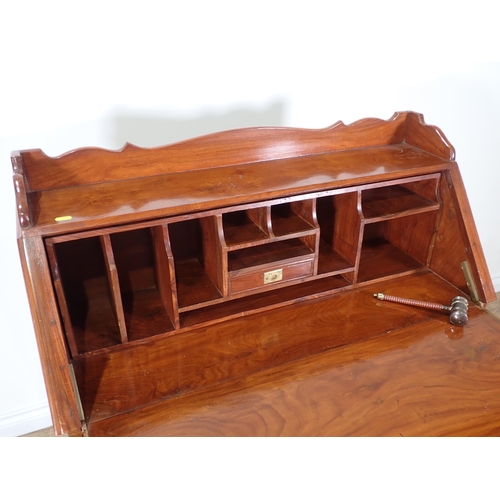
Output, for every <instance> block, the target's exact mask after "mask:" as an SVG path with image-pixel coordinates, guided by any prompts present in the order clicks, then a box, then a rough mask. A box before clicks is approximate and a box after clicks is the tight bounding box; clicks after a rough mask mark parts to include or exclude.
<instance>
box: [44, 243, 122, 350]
mask: <svg viewBox="0 0 500 500" xmlns="http://www.w3.org/2000/svg"><path fill="white" fill-rule="evenodd" d="M101 241H102V238H101V237H99V236H95V237H90V238H81V239H76V240H70V241H63V242H59V243H51V242H48V243H47V245H46V248H47V253H48V256H49V261H50V265H51V269H52V275H53V278H54V285H55V289H56V293H57V298H58V304H59V311H60V313H61V316H62V320H63V323H64V330H65V334H66V341H67V343H68V347H69V350H70V353H71V355H72V356H77V355H79V354H82V353H85V352H89V351H94V350H97V349H101V348H105V347H110V346H113V345H117V344H120V343H121V342H122V341H123V337H122V335H121V331H120V326H119V324H118V319H117V316H116V310H115V307H114V300H113V292H112V289H111V286H110V283H109V280H108V271H107V262H106V258H105V255H104V252H103V246H102V243H101Z"/></svg>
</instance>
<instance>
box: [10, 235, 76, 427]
mask: <svg viewBox="0 0 500 500" xmlns="http://www.w3.org/2000/svg"><path fill="white" fill-rule="evenodd" d="M18 246H19V253H20V256H21V263H22V268H23V274H24V280H25V284H26V290H27V293H28V298H29V302H30V308H31V314H32V318H33V324H34V327H35V334H36V340H37V344H38V351H39V354H40V360H41V364H42V371H43V376H44V380H45V386H46V389H47V396H48V400H49V406H50V411H51V415H52V422H53V424H54V432H55V433H56V435H61V434H68V435H81V432H82V425H81V422H80V414H79V405H78V396H77V394H76V391H75V387H74V384H73V380H72V375H71V368H70V364H69V360H68V354H67V350H66V344H65V341H64V338H63V334H62V331H63V329H62V325H61V321H60V318H59V313H58V309H57V304H56V300H55V297H54V290H53V288H52V280H51V276H50V270H49V265H48V260H47V256H46V253H45V248H44V245H43V240H42V239H41V238H37V237H33V238H22V237H20V238H19V239H18Z"/></svg>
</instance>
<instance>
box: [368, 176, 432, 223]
mask: <svg viewBox="0 0 500 500" xmlns="http://www.w3.org/2000/svg"><path fill="white" fill-rule="evenodd" d="M438 209H439V203H437V202H434V201H431V200H428V199H426V198H424V197H423V196H420V195H418V194H416V193H414V192H412V191H410V190H409V189H407V188H405V187H404V186H402V185H396V186H387V187H381V188H375V189H367V190H364V191H363V192H362V210H363V215H364V217H365V219H366V221H367V222H377V221H379V220H383V219H388V218H393V217H401V216H403V215H411V214H415V213H421V212H426V211H431V210H438Z"/></svg>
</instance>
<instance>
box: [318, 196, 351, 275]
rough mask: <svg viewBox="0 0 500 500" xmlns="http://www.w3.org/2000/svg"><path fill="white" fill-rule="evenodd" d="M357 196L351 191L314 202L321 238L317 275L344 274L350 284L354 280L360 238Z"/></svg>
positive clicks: (320, 198)
mask: <svg viewBox="0 0 500 500" xmlns="http://www.w3.org/2000/svg"><path fill="white" fill-rule="evenodd" d="M358 196H359V194H358V192H357V191H354V192H351V193H344V194H338V195H334V196H322V197H319V198H318V199H317V200H316V211H317V220H318V223H319V227H320V234H321V239H320V245H319V259H318V274H319V275H325V276H327V275H330V276H332V275H335V274H343V275H344V276H345V277H346V278H347V279H348V280H349V281H350V282H352V280H353V271H354V267H355V263H356V258H357V252H358V246H359V238H360V217H359V214H358V211H357V205H358Z"/></svg>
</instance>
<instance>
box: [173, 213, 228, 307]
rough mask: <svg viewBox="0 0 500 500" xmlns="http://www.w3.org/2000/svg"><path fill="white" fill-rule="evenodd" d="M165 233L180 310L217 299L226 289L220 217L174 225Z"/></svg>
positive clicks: (203, 304) (203, 218) (206, 303)
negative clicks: (166, 234) (168, 237)
mask: <svg viewBox="0 0 500 500" xmlns="http://www.w3.org/2000/svg"><path fill="white" fill-rule="evenodd" d="M168 230H169V235H170V243H171V248H172V254H173V259H174V264H175V279H176V285H177V299H178V306H179V311H180V312H182V311H186V310H190V309H192V308H197V307H203V306H206V305H208V304H210V303H212V302H214V301H218V300H220V299H221V298H222V297H223V295H224V289H225V280H224V267H225V257H224V255H223V252H222V242H221V238H222V218H221V216H220V215H218V216H209V217H202V218H198V219H190V220H185V221H181V222H174V223H171V224H169V225H168Z"/></svg>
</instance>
